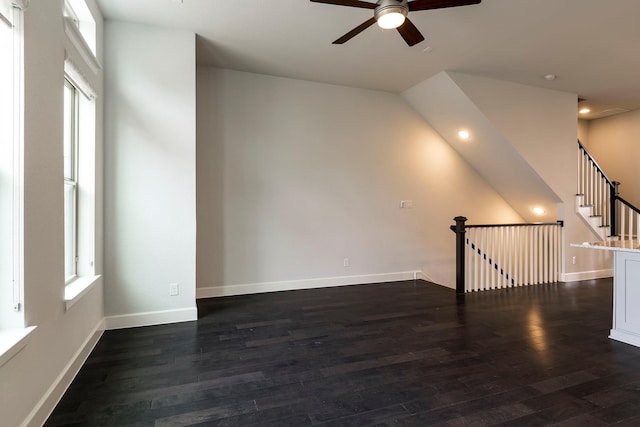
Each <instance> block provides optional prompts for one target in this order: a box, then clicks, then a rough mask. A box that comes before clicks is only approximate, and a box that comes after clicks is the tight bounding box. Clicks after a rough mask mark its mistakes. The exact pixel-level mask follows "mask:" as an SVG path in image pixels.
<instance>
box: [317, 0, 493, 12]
mask: <svg viewBox="0 0 640 427" xmlns="http://www.w3.org/2000/svg"><path fill="white" fill-rule="evenodd" d="M312 1H313V0H312ZM481 1H482V0H414V1H410V2H409V11H414V10H430V9H442V8H445V7H458V6H470V5H472V4H478V3H480V2H481Z"/></svg>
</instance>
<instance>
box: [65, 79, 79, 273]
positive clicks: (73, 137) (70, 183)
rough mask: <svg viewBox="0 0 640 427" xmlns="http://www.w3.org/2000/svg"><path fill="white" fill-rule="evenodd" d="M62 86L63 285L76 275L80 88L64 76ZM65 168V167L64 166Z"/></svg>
mask: <svg viewBox="0 0 640 427" xmlns="http://www.w3.org/2000/svg"><path fill="white" fill-rule="evenodd" d="M64 88H65V91H66V90H67V89H68V90H69V91H70V93H71V100H70V101H71V102H70V103H69V111H67V108H66V105H65V111H64V114H65V115H66V114H67V113H69V125H70V129H69V130H70V134H69V142H70V147H69V163H70V168H69V169H70V173H69V176H67V173H66V170H65V171H64V185H65V203H64V209H65V221H64V223H65V230H64V236H65V245H64V246H65V248H64V258H65V285H68V284H69V283H70V282H72V281H73V280H74V279H75V278H77V277H78V217H79V215H78V163H79V162H78V151H79V144H80V141H79V139H80V138H79V135H80V132H79V123H80V120H79V112H80V109H79V103H80V99H79V96H80V94H81V91H80V89H78V87H77V86H76V85H75V84H74V83H73V82H72V81H71V80H70V79H69V78H68V77H67V76H65V79H64ZM64 122H65V125H66V124H67V119H66V118H65V121H64ZM65 131H66V130H65ZM66 139H67V138H65V141H64V144H65V145H66V144H67V141H66ZM65 169H66V167H65ZM67 187H71V189H72V192H71V194H72V198H71V206H72V208H71V210H70V211H69V212H68V213H69V214H70V215H71V223H72V229H71V230H70V233H71V239H70V241H71V248H68V247H67V243H68V242H67V232H68V230H67V229H66V227H67V218H66V216H67V203H66V202H67V200H66V190H67ZM67 251H70V253H68V252H67ZM67 257H69V258H70V259H71V270H70V271H69V273H70V274H67V273H68V271H67V262H68V261H67Z"/></svg>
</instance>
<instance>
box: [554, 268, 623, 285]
mask: <svg viewBox="0 0 640 427" xmlns="http://www.w3.org/2000/svg"><path fill="white" fill-rule="evenodd" d="M604 277H613V269H612V268H608V269H605V270H592V271H578V272H576V273H560V281H561V282H579V281H581V280H593V279H602V278H604Z"/></svg>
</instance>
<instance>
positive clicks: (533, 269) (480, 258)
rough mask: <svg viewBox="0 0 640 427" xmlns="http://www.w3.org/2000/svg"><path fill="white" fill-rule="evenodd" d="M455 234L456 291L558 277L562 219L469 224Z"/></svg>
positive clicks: (459, 221) (459, 220)
mask: <svg viewBox="0 0 640 427" xmlns="http://www.w3.org/2000/svg"><path fill="white" fill-rule="evenodd" d="M454 221H455V222H456V224H455V225H452V226H451V227H450V228H451V230H453V231H454V232H455V233H456V292H457V293H458V294H463V293H465V292H475V291H483V290H488V289H502V288H511V287H517V286H528V285H537V284H542V283H553V282H557V281H558V279H559V272H560V265H561V253H562V246H561V241H562V226H563V222H562V221H558V222H550V223H533V224H483V225H467V224H466V221H467V218H465V217H463V216H459V217H456V218H454Z"/></svg>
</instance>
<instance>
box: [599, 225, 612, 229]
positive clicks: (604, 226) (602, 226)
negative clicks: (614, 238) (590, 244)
mask: <svg viewBox="0 0 640 427" xmlns="http://www.w3.org/2000/svg"><path fill="white" fill-rule="evenodd" d="M599 227H600V228H608V227H611V226H610V225H609V224H605V225H600V226H599Z"/></svg>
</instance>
